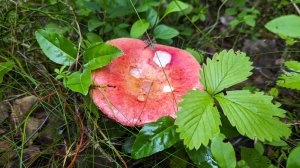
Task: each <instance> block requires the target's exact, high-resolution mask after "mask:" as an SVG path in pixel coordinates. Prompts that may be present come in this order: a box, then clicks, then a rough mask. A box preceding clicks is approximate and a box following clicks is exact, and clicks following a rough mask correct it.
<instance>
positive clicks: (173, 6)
mask: <svg viewBox="0 0 300 168" xmlns="http://www.w3.org/2000/svg"><path fill="white" fill-rule="evenodd" d="M188 7H189V4H187V3H184V2H181V1H177V0H174V1H172V2H171V3H170V4H169V5H168V7H167V8H166V10H165V13H164V15H163V18H164V17H165V16H167V15H168V14H170V13H173V12H179V11H183V10H185V9H187V8H188Z"/></svg>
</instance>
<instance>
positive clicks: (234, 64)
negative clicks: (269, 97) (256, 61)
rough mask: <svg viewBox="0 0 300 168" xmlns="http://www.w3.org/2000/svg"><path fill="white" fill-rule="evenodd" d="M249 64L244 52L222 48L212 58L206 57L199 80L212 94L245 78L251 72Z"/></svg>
mask: <svg viewBox="0 0 300 168" xmlns="http://www.w3.org/2000/svg"><path fill="white" fill-rule="evenodd" d="M251 64H252V63H251V62H250V61H249V57H247V56H246V54H245V53H241V52H236V53H235V52H234V51H233V50H229V51H228V52H227V51H225V50H224V51H222V52H221V53H219V54H215V55H214V57H213V58H212V60H211V59H209V58H208V59H207V62H206V64H204V65H203V69H202V70H201V71H200V74H201V79H200V81H201V83H202V84H203V85H204V86H205V89H206V90H207V92H208V93H209V94H212V95H213V94H216V93H218V92H220V91H222V90H223V89H225V88H228V87H230V86H232V85H235V84H238V83H240V82H243V81H244V80H246V79H247V77H248V76H250V75H251V74H252V73H251V72H250V71H251V70H252V66H251Z"/></svg>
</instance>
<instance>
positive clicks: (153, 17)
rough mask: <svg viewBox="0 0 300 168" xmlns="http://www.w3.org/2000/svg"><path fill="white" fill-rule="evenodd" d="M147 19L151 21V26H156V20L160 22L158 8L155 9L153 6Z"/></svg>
mask: <svg viewBox="0 0 300 168" xmlns="http://www.w3.org/2000/svg"><path fill="white" fill-rule="evenodd" d="M147 20H148V21H149V23H150V25H151V27H152V26H154V25H155V24H156V22H158V20H159V16H158V14H157V12H156V10H154V9H153V8H151V9H150V10H149V12H148V14H147Z"/></svg>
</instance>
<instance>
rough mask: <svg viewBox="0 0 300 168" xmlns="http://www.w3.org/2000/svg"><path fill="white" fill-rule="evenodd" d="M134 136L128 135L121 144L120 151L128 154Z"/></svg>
mask: <svg viewBox="0 0 300 168" xmlns="http://www.w3.org/2000/svg"><path fill="white" fill-rule="evenodd" d="M135 139H136V137H135V136H134V135H132V136H130V137H128V138H127V139H126V141H125V142H124V143H123V145H122V151H123V152H125V153H127V154H130V153H131V150H132V146H133V144H134V141H135Z"/></svg>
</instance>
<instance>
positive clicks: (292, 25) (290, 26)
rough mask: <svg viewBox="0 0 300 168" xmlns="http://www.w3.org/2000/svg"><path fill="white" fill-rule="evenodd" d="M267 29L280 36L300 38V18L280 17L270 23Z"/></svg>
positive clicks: (291, 16)
mask: <svg viewBox="0 0 300 168" xmlns="http://www.w3.org/2000/svg"><path fill="white" fill-rule="evenodd" d="M265 27H266V28H267V29H268V30H269V31H271V32H273V33H275V34H278V35H283V36H288V37H292V38H300V29H299V27H300V17H299V16H296V15H286V16H280V17H278V18H275V19H273V20H271V21H269V22H268V23H267V24H266V25H265Z"/></svg>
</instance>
